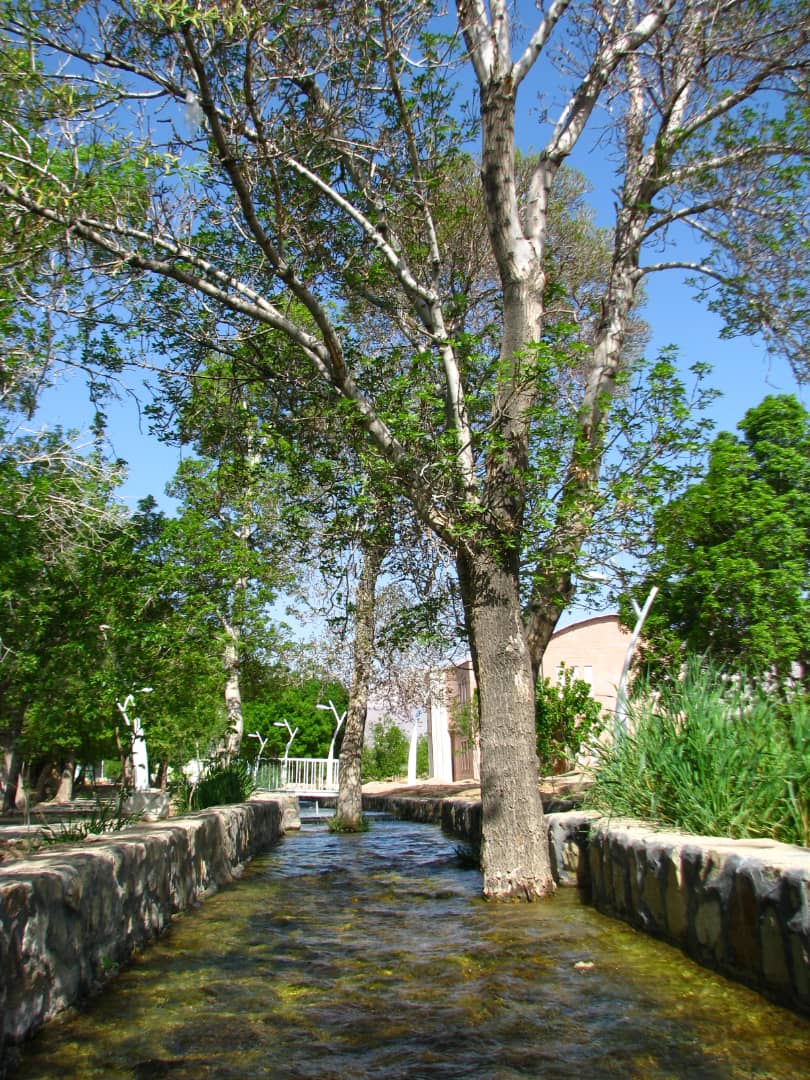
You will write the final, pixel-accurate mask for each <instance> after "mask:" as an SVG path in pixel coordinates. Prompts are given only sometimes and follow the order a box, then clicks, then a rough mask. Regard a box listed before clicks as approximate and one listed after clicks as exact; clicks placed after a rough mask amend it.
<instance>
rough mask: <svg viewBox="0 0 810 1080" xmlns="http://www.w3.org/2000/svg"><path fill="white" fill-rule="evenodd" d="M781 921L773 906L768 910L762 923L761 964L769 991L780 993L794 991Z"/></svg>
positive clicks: (760, 935)
mask: <svg viewBox="0 0 810 1080" xmlns="http://www.w3.org/2000/svg"><path fill="white" fill-rule="evenodd" d="M783 930H784V928H783V926H782V923H781V920H780V919H779V915H778V913H777V911H776V909H775V908H774V907H773V906H769V907H767V908H766V910H765V912H764V914H763V916H762V920H761V923H760V932H759V939H760V945H761V953H760V963H761V970H762V977H763V979H764V980H765V984H766V986H767V987H768V988H769V989H773V990H777V991H780V992H785V991H788V992H789V991H790V990H791V989H792V979H791V977H790V968H789V966H788V959H787V950H786V948H785V935H784V932H783Z"/></svg>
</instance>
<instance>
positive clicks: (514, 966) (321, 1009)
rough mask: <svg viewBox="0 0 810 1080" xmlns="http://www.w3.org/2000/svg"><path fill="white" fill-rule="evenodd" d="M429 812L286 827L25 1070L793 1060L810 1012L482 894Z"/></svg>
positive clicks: (737, 1068)
mask: <svg viewBox="0 0 810 1080" xmlns="http://www.w3.org/2000/svg"><path fill="white" fill-rule="evenodd" d="M479 889H480V878H479V875H478V874H477V873H475V872H474V871H471V870H469V869H464V868H462V867H460V866H459V863H458V860H457V858H456V853H455V849H454V847H453V844H452V843H451V842H450V841H448V840H447V839H446V838H445V837H444V836H443V835H442V834H441V832H440V831H439V830H438V829H437V828H435V827H433V826H429V825H418V824H410V823H408V824H406V823H402V822H394V821H389V820H377V821H376V822H375V823H374V826H373V828H372V829H371V831H370V832H368V833H363V834H360V835H356V836H352V835H338V834H331V833H329V832H327V831H326V830H325V829H324V828H313V829H304V830H303V831H302V832H301V834H300V835H290V836H288V837H286V838H285V839H284V840H283V841H281V842H280V843H279V844H278V845H277V846H276V847H274V848H273V849H272V850H271V851H270V852H268V853H267V854H266V855H263V856H262V857H260V858H258V859H256V860H255V861H254V862H253V863H252V864H251V865H250V866H249V868H248V870H247V871H246V873H245V875H244V876H243V878H242V879H241V880H240V881H239V882H238V883H236V884H234V885H232V886H229V887H228V888H227V889H225V890H223V891H222V892H220V893H219V894H217V895H216V896H213V897H211V898H210V899H208V900H206V902H205V904H204V905H203V906H202V907H201V908H199V909H198V910H196V911H194V912H191V913H188V914H186V915H184V916H183V917H182V918H180V919H178V920H177V921H176V923H175V924H174V925H173V926H172V928H171V930H170V932H169V933H168V934H167V935H166V936H165V937H164V938H163V939H162V940H161V941H159V942H158V943H157V944H155V945H154V946H152V947H151V948H149V949H148V950H146V951H145V952H143V953H142V954H140V955H139V956H137V957H136V958H135V959H134V961H133V963H132V965H131V967H130V968H128V969H127V970H126V971H124V972H123V973H122V974H121V975H120V976H119V977H118V978H117V979H116V980H115V981H114V982H113V983H111V984H110V985H109V986H108V987H107V988H106V989H105V990H104V991H103V993H102V994H101V995H100V996H99V997H97V998H96V999H94V1000H93V1001H92V1002H91V1003H90V1004H89V1006H88V1007H87V1008H86V1009H85V1010H83V1011H80V1012H76V1011H74V1012H73V1014H72V1015H71V1016H70V1017H68V1018H66V1019H65V1020H60V1021H57V1022H55V1023H53V1024H51V1025H50V1026H49V1027H48V1028H47V1029H45V1030H44V1031H43V1032H42V1033H41V1034H40V1035H39V1036H38V1037H37V1038H36V1039H35V1040H33V1041H32V1042H31V1043H30V1044H28V1045H27V1046H25V1047H24V1048H23V1050H22V1054H21V1060H20V1061H19V1065H18V1068H17V1071H16V1073H15V1075H16V1076H18V1077H20V1078H21V1080H23V1078H32V1077H51V1076H56V1075H58V1076H60V1077H61V1078H64V1080H67V1078H70V1077H76V1078H79V1077H81V1078H82V1080H86V1078H89V1077H104V1078H105V1080H116V1078H119V1077H120V1078H133V1077H136V1078H139V1077H144V1078H145V1077H157V1076H172V1077H176V1078H178V1080H184V1078H191V1077H193V1078H195V1080H199V1078H204V1077H239V1078H244V1077H253V1076H257V1077H258V1076H267V1077H279V1078H306V1077H318V1078H320V1080H333V1078H334V1080H337V1078H340V1080H343V1078H345V1077H352V1078H364V1077H369V1078H371V1077H385V1078H386V1080H398V1078H403V1080H404V1078H408V1080H414V1078H415V1080H420V1078H425V1080H427V1078H433V1077H437V1078H438V1077H448V1078H449V1077H453V1078H454V1080H455V1078H457V1077H460V1076H463V1077H465V1078H487V1080H491V1078H503V1080H509V1078H513V1077H515V1078H516V1077H544V1078H561V1080H562V1078H569V1077H576V1078H580V1077H581V1078H583V1080H584V1078H589V1080H590V1078H594V1080H599V1078H602V1077H605V1078H607V1077H623V1078H626V1077H637V1078H639V1080H642V1078H643V1080H658V1078H662V1080H663V1078H675V1077H689V1078H690V1080H695V1078H705V1080H725V1078H729V1080H742V1078H746V1080H749V1078H752V1077H758V1078H769V1080H788V1078H790V1080H794V1078H796V1077H798V1076H801V1075H807V1069H808V1066H807V1063H808V1062H809V1061H810V1021H808V1020H806V1019H803V1018H802V1017H799V1016H795V1015H793V1014H792V1013H790V1012H789V1011H787V1010H785V1009H782V1008H780V1007H778V1006H775V1005H771V1004H769V1003H768V1002H766V1001H764V1000H763V999H762V998H760V997H759V995H757V994H755V993H753V992H752V991H749V990H747V989H745V988H743V987H740V986H737V985H735V984H733V983H730V982H728V981H726V980H725V979H723V978H721V977H719V976H717V975H714V974H713V973H711V972H709V971H706V970H705V969H703V968H700V967H699V966H698V965H696V964H695V963H693V962H692V961H691V960H689V959H688V958H686V957H684V956H683V955H682V954H681V953H679V952H678V951H677V950H675V949H672V948H670V947H668V946H666V945H664V944H661V943H659V942H656V941H653V940H651V939H649V938H647V937H645V936H644V935H642V934H640V933H637V932H636V931H634V930H632V929H631V928H630V927H628V926H625V925H624V924H622V923H619V922H616V921H614V920H611V919H608V918H605V917H604V916H601V915H599V914H598V913H597V912H595V911H594V910H593V909H591V908H589V907H587V906H586V905H584V904H582V903H581V902H580V901H579V899H578V897H577V895H576V892H575V891H574V890H561V891H559V892H558V894H557V895H556V896H555V897H554V899H553V900H551V901H548V902H543V903H538V904H534V905H522V904H504V905H492V904H486V903H485V902H484V901H483V900H481V899H480V896H479Z"/></svg>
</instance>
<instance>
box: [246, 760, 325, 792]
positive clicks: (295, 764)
mask: <svg viewBox="0 0 810 1080" xmlns="http://www.w3.org/2000/svg"><path fill="white" fill-rule="evenodd" d="M339 771H340V762H339V761H338V759H337V758H293V757H291V758H270V759H269V760H264V761H262V762H260V763H259V765H258V767H257V769H256V781H257V783H258V784H259V786H260V787H264V788H269V789H271V790H273V791H278V790H286V791H296V792H301V793H305V792H309V791H312V792H316V791H317V792H337V790H338V778H339Z"/></svg>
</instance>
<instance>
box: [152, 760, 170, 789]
mask: <svg viewBox="0 0 810 1080" xmlns="http://www.w3.org/2000/svg"><path fill="white" fill-rule="evenodd" d="M168 782H169V759H168V758H161V760H160V765H159V766H158V772H157V777H156V779H155V786H156V787H158V788H160V790H161V791H165V790H166V787H167V785H168Z"/></svg>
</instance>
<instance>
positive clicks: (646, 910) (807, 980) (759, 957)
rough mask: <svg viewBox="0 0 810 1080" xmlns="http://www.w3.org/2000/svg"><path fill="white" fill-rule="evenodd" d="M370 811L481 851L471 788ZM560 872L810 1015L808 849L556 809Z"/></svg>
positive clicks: (551, 821) (384, 799)
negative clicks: (430, 826)
mask: <svg viewBox="0 0 810 1080" xmlns="http://www.w3.org/2000/svg"><path fill="white" fill-rule="evenodd" d="M363 802H364V806H365V807H366V808H367V809H369V810H387V811H389V812H390V813H392V814H394V815H396V816H397V817H401V818H406V819H410V820H417V821H431V822H434V823H436V824H440V825H441V826H442V828H443V829H444V831H445V832H447V833H448V834H450V835H451V836H455V837H457V838H459V839H461V840H463V841H464V842H465V843H468V844H470V846H472V847H476V846H477V844H478V842H479V841H480V836H481V803H480V799H477V798H475V797H473V794H472V792H468V793H466V794H460V795H452V794H451V795H448V794H447V793H445V794H442V795H437V794H432V793H430V792H429V791H428V792H427V793H426V794H423V795H420V794H418V793H416V792H415V789H410V790H409V791H408V793H407V794H406V793H403V792H397V791H396V790H389V791H386V792H383V791H378V792H375V793H373V794H367V795H364V799H363ZM546 820H547V824H548V832H549V851H550V855H551V862H552V868H553V871H554V875H555V878H556V880H557V882H558V883H559V884H561V885H575V886H579V887H580V888H581V889H582V890H583V891H584V893H585V895H586V898H588V899H589V900H590V902H591V903H592V904H593V905H594V906H595V907H596V908H597V909H598V910H599V911H601V912H603V913H605V914H607V915H612V916H615V917H617V918H620V919H623V920H624V921H625V922H628V923H630V924H631V925H632V926H634V927H636V928H637V929H639V930H643V931H645V932H646V933H649V934H651V935H653V936H654V937H657V938H660V939H661V940H664V941H667V942H669V943H670V944H672V945H675V946H677V947H678V948H680V949H682V950H683V951H684V952H685V953H687V954H688V955H689V956H691V957H692V958H693V959H695V960H697V961H698V962H699V963H701V964H704V965H705V966H707V967H711V968H713V969H714V970H716V971H719V972H721V973H722V974H723V975H726V976H727V977H729V978H732V979H735V980H737V981H739V982H742V983H745V984H746V985H748V986H751V987H753V988H754V989H755V990H758V991H759V992H760V993H762V994H764V995H766V996H767V997H769V998H770V999H772V1000H774V1001H777V1002H779V1003H780V1004H782V1005H785V1006H787V1007H788V1008H791V1009H794V1010H795V1011H797V1012H801V1013H805V1014H807V1015H810V850H808V849H807V848H801V847H795V846H793V845H790V844H780V843H777V842H775V841H771V840H726V839H722V838H718V837H705V836H692V835H690V834H687V833H682V832H677V831H674V830H666V831H665V830H663V829H656V828H653V827H652V826H650V825H649V824H645V823H642V822H637V821H629V820H624V819H618V818H613V819H608V818H605V817H603V816H602V815H600V814H597V813H595V812H585V811H569V812H564V813H554V812H550V813H547V814H546Z"/></svg>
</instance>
